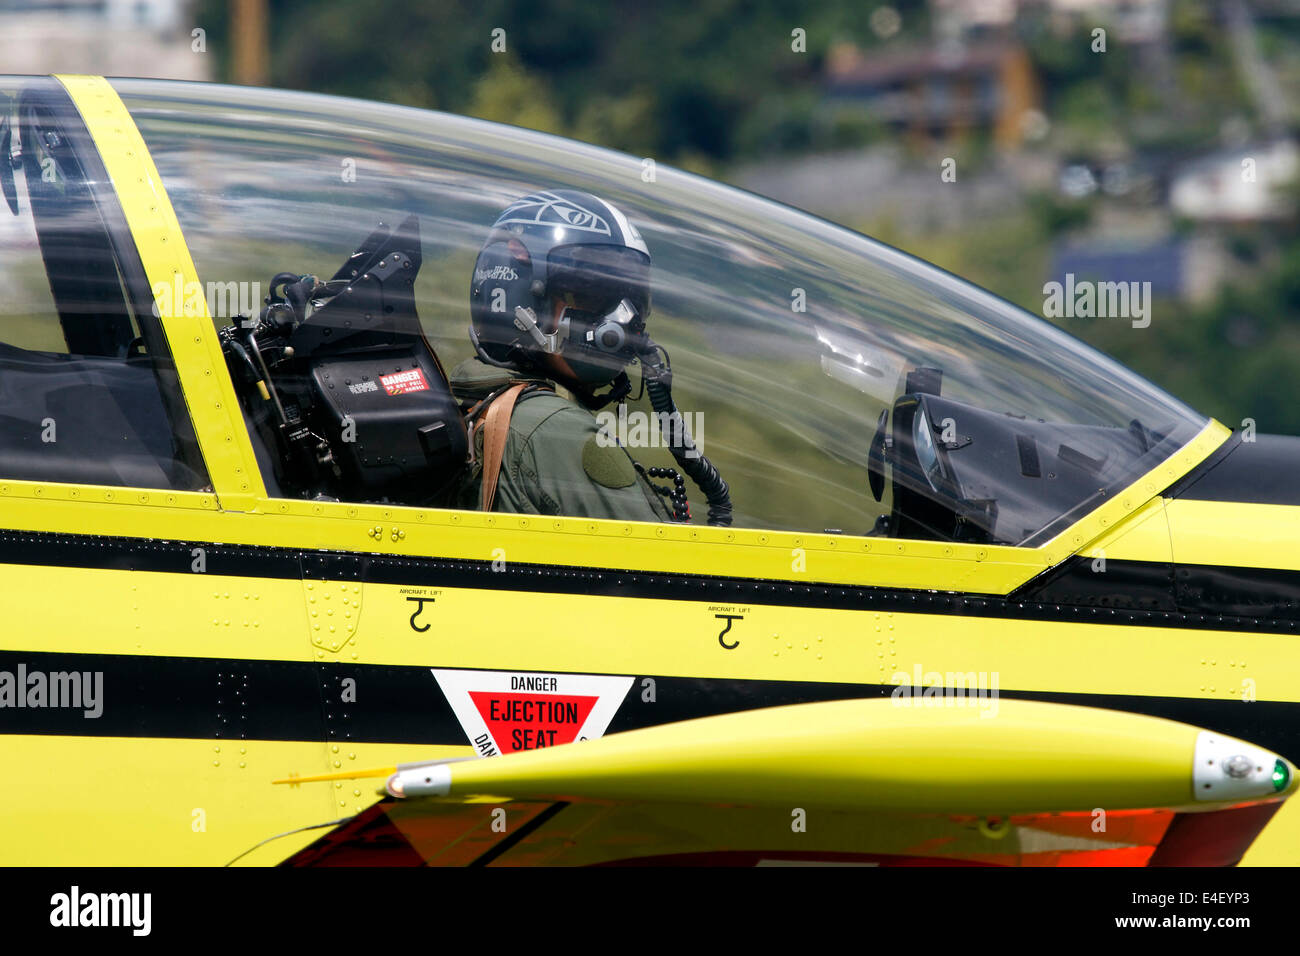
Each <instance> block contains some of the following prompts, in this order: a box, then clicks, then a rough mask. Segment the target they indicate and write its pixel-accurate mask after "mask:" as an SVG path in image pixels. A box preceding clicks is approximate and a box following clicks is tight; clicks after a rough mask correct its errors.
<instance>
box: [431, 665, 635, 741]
mask: <svg viewBox="0 0 1300 956" xmlns="http://www.w3.org/2000/svg"><path fill="white" fill-rule="evenodd" d="M433 676H434V677H435V678H436V679H437V681H438V686H439V687H441V688H442V692H443V694H445V695H446V697H447V703H448V704H450V705H451V709H452V711H454V712H455V714H456V719H457V720H459V721H460V725H461V727H462V728H464V730H465V734H466V736H468V737H469V741H470V743H472V744H473V745H474V749H475V750H477V751H478V754H479V756H481V757H495V756H496V755H497V754H503V753H506V754H508V753H514V752H515V751H518V750H538V749H541V748H543V747H556V746H559V745H560V744H567V743H573V742H574V741H577V740H591V739H592V738H594V737H599V736H601V735H602V734H603V733H604V732H605V729H606V728H607V727H608V726H609V723H610V721H611V720H613V719H614V715H615V714H616V713H617V712H618V709H619V707H620V706H622V704H623V700H624V698H626V697H627V694H628V691H629V690H631V688H632V682H633V680H634V678H631V677H619V676H612V675H611V676H606V675H604V674H545V673H538V672H535V671H470V670H448V669H444V668H434V669H433Z"/></svg>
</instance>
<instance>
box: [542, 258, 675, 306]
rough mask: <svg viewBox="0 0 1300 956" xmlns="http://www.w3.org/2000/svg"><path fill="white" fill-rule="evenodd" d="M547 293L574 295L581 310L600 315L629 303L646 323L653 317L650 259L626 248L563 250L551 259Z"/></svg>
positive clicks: (548, 270) (575, 301)
mask: <svg viewBox="0 0 1300 956" xmlns="http://www.w3.org/2000/svg"><path fill="white" fill-rule="evenodd" d="M547 291H548V292H549V293H551V294H553V295H559V294H568V295H572V296H573V299H574V303H575V304H576V305H577V306H578V308H580V309H584V310H586V311H589V312H595V313H600V314H604V313H606V312H609V311H611V310H613V309H614V308H616V307H617V306H618V303H619V302H620V301H621V300H622V299H628V300H630V301H631V303H632V305H633V306H635V307H636V310H637V313H638V314H639V316H640V317H641V319H642V320H644V319H645V317H646V316H647V315H649V314H650V257H649V256H647V255H646V254H645V253H643V252H638V251H637V250H635V249H629V248H627V247H626V246H613V245H574V246H560V247H558V248H556V249H553V250H552V251H551V254H550V257H549V262H548V269H547Z"/></svg>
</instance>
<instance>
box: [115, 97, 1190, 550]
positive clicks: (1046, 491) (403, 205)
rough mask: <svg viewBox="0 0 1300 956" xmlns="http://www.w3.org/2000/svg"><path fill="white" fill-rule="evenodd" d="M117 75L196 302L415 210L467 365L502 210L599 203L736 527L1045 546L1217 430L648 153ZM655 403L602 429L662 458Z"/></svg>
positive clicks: (1041, 338) (1064, 340) (450, 119)
mask: <svg viewBox="0 0 1300 956" xmlns="http://www.w3.org/2000/svg"><path fill="white" fill-rule="evenodd" d="M111 82H112V85H113V87H114V88H115V89H116V90H117V92H118V93H119V95H120V96H121V97H122V100H123V101H124V103H125V104H126V106H127V108H128V110H129V112H130V113H131V115H132V117H133V118H134V120H135V122H136V123H137V125H138V126H139V129H140V132H141V133H142V135H143V136H144V139H145V141H146V143H147V144H148V146H149V149H150V151H151V152H152V155H153V159H154V161H155V163H156V165H157V167H158V170H159V173H160V174H161V177H162V179H163V183H164V185H165V187H166V189H167V192H168V194H169V195H170V198H171V201H172V204H173V206H174V207H175V210H176V213H177V216H178V218H179V220H180V224H181V228H182V230H183V232H184V235H185V239H186V241H187V243H188V245H189V247H190V251H191V253H192V255H193V258H194V261H195V265H196V267H197V269H198V274H199V277H200V279H201V280H203V281H204V282H205V283H207V284H209V285H210V286H211V285H213V284H221V285H223V286H224V285H225V284H228V283H231V282H235V283H241V284H252V283H259V284H260V287H261V292H262V293H263V294H264V293H265V291H266V285H267V284H268V281H269V280H270V278H271V277H272V276H274V275H276V274H277V273H283V272H291V273H300V274H306V273H313V274H320V275H322V276H326V275H329V274H331V273H333V272H334V270H335V269H336V268H337V266H338V264H339V262H340V261H342V260H344V259H346V257H347V256H348V255H349V253H351V252H352V250H353V249H355V248H356V247H357V245H358V243H359V242H360V241H361V240H362V239H363V238H364V237H365V236H367V235H368V234H370V233H371V232H372V230H374V229H375V227H376V225H377V224H378V223H379V222H381V221H382V222H384V223H388V224H390V225H392V224H396V223H399V222H403V221H405V220H406V219H407V217H409V216H412V215H413V216H415V217H416V219H417V220H418V223H419V234H420V237H421V243H422V264H421V266H420V269H419V274H418V277H417V279H416V282H415V287H414V289H415V307H416V311H417V312H418V316H419V321H420V323H421V325H422V327H423V331H424V334H425V337H426V338H427V340H428V341H429V343H430V344H431V345H432V346H433V347H434V348H435V350H436V352H437V353H438V355H439V357H440V359H441V361H442V363H443V364H444V365H445V366H447V367H448V368H450V367H451V366H453V365H454V364H456V363H457V362H459V361H461V360H463V359H467V358H470V357H471V356H472V355H473V349H472V347H471V345H470V341H469V336H468V326H469V288H470V284H471V277H472V272H473V267H474V262H475V258H476V256H477V254H478V252H479V249H480V247H481V246H482V244H483V242H484V240H485V239H486V237H487V235H488V233H489V230H490V227H491V225H492V223H493V221H494V220H495V219H496V218H497V216H498V215H499V214H500V213H501V211H502V210H503V209H505V208H506V207H507V206H509V205H510V204H511V203H513V202H516V201H517V200H519V199H520V198H521V197H523V196H525V195H527V194H529V193H534V192H537V191H539V190H547V189H560V188H571V189H579V190H584V191H587V192H590V193H594V194H595V195H597V196H599V197H601V198H602V199H605V200H607V201H608V202H610V203H613V204H615V205H616V206H617V207H618V208H619V209H620V210H622V212H623V213H624V214H626V216H627V218H628V220H630V221H631V223H632V224H633V225H634V226H635V228H636V229H637V230H639V232H640V235H641V236H642V237H643V238H644V241H645V244H646V246H647V248H648V250H649V252H650V255H651V258H652V263H653V265H652V271H651V301H652V310H651V312H650V315H649V318H648V322H647V325H648V331H649V332H650V334H651V335H652V336H653V337H654V339H655V341H656V342H658V343H659V344H661V345H662V346H663V347H664V348H665V349H666V350H667V352H668V354H669V355H670V356H671V361H672V367H673V376H674V377H673V388H674V392H675V396H676V400H677V404H678V406H679V407H680V408H681V409H682V411H683V412H685V413H687V420H688V423H689V425H690V426H691V429H692V432H693V434H694V438H695V443H696V444H697V445H698V446H699V447H700V448H701V450H702V451H703V452H704V454H705V455H707V456H708V458H709V459H710V460H711V461H712V462H713V463H714V464H715V465H716V466H717V468H718V470H719V471H720V472H721V473H722V475H723V476H724V477H725V479H726V480H727V481H728V482H729V484H730V485H731V489H732V501H733V504H734V508H735V511H734V516H735V523H736V525H738V526H741V527H751V528H768V529H775V530H789V531H815V532H821V531H825V530H834V531H836V532H840V533H844V534H887V535H892V536H900V537H911V538H929V539H945V540H967V541H980V542H990V543H1000V544H1011V545H1035V544H1038V543H1041V541H1043V540H1045V537H1046V536H1048V535H1050V534H1052V533H1055V532H1056V531H1059V530H1060V529H1061V528H1062V527H1063V526H1064V525H1065V524H1068V523H1069V521H1070V520H1073V517H1077V516H1079V515H1081V514H1082V513H1084V512H1085V511H1087V510H1089V509H1091V508H1092V507H1096V506H1097V505H1099V504H1101V503H1102V502H1103V501H1104V500H1106V498H1107V496H1108V495H1111V494H1113V493H1114V492H1115V491H1116V490H1118V489H1120V488H1123V487H1126V486H1127V485H1128V484H1130V483H1132V482H1133V481H1135V480H1137V479H1139V478H1140V477H1141V476H1142V475H1144V474H1146V473H1148V472H1150V471H1151V470H1152V469H1154V468H1156V467H1157V466H1158V465H1160V464H1161V463H1162V462H1163V461H1165V460H1166V459H1167V458H1169V457H1170V456H1171V455H1172V454H1174V453H1175V452H1177V451H1178V450H1179V449H1180V448H1181V447H1183V446H1184V445H1185V444H1186V443H1187V442H1189V441H1190V440H1191V439H1192V438H1194V437H1195V436H1196V435H1197V434H1198V433H1199V432H1200V431H1201V429H1202V428H1203V427H1204V426H1205V424H1206V422H1207V420H1206V419H1205V418H1204V417H1203V416H1200V415H1198V414H1197V413H1195V412H1194V411H1192V410H1191V409H1189V408H1187V407H1186V406H1185V405H1183V404H1182V403H1180V402H1178V401H1177V400H1175V399H1173V398H1171V397H1170V396H1168V395H1166V394H1165V393H1164V392H1162V391H1161V390H1160V389H1158V388H1156V387H1155V386H1153V385H1151V384H1150V383H1148V382H1147V381H1145V380H1144V379H1142V378H1141V377H1140V376H1138V375H1136V374H1134V373H1133V372H1131V371H1130V370H1128V369H1126V368H1124V367H1123V366H1122V365H1120V364H1118V363H1117V362H1115V361H1113V360H1112V359H1110V358H1108V357H1107V356H1105V355H1103V354H1101V353H1099V352H1097V351H1095V350H1094V349H1092V348H1090V347H1088V346H1087V345H1085V344H1083V343H1082V342H1080V341H1079V340H1077V339H1075V338H1073V337H1072V336H1070V335H1068V334H1066V333H1065V332H1063V331H1061V330H1060V329H1058V328H1056V327H1054V326H1053V325H1051V324H1050V323H1048V322H1046V321H1044V320H1043V319H1040V318H1038V317H1036V316H1033V315H1030V314H1029V313H1027V312H1025V311H1023V310H1021V309H1019V308H1017V307H1015V306H1013V305H1011V304H1009V303H1007V302H1005V301H1003V300H1002V299H999V298H997V297H996V296H994V295H991V294H990V293H988V292H985V291H983V290H981V289H979V288H977V287H975V286H973V285H971V284H970V283H967V282H965V281H963V280H961V279H959V278H957V277H955V276H953V275H951V274H949V273H946V272H944V271H942V270H940V269H937V268H935V267H933V266H931V265H928V264H927V263H924V262H922V261H920V260H917V259H915V258H913V257H910V256H908V255H906V254H904V253H902V252H899V251H898V250H895V249H892V248H890V247H888V246H885V245H883V244H881V243H878V242H875V241H873V240H871V239H869V238H867V237H865V236H862V235H859V234H857V233H854V232H852V231H850V230H847V229H843V228H840V227H838V226H835V225H833V224H830V223H828V222H825V221H823V220H821V219H818V218H816V217H813V216H810V215H807V214H805V213H802V212H800V211H798V210H795V209H792V208H789V207H786V206H783V205H781V204H779V203H775V202H771V201H769V200H765V199H763V198H761V197H758V196H754V195H752V194H749V193H745V192H743V191H740V190H736V189H733V188H730V187H727V186H724V185H721V184H719V183H716V182H712V181H710V180H707V179H703V178H700V177H697V176H693V175H689V174H686V173H683V172H680V171H678V170H674V169H671V168H668V167H666V166H662V165H658V166H656V165H655V164H654V163H653V162H652V161H650V160H644V159H641V158H636V157H631V156H626V155H622V154H619V153H615V152H611V151H608V150H603V149H599V148H596V147H592V146H588V145H584V144H581V143H577V142H573V141H569V140H565V139H561V138H557V137H552V136H547V135H543V134H540V133H534V132H530V131H526V130H522V129H517V128H513V127H507V126H501V125H498V124H492V123H487V122H482V121H477V120H472V119H467V118H463V117H457V116H451V115H447V114H442V113H436V112H429V111H423V110H415V109H408V108H403V107H395V106H388V105H382V104H377V103H371V102H365V101H358V100H347V99H340V98H334V97H325V96H317V95H311V94H303V93H291V92H285V91H275V90H252V89H244V88H236V87H227V86H220V85H208V84H189V83H176V82H165V81H147V80H112V81H111ZM215 319H216V321H217V323H218V324H219V325H227V324H229V323H230V322H231V321H232V316H231V315H229V314H227V315H216V316H215ZM633 379H634V383H635V373H634V374H633ZM635 394H636V392H635V388H634V390H633V396H635ZM649 411H650V409H649V406H648V404H647V403H645V402H644V401H642V402H640V403H637V402H632V401H630V402H629V404H628V407H627V414H626V415H619V414H616V413H613V412H611V413H610V414H609V420H610V424H611V427H613V428H616V429H617V430H618V434H619V437H620V438H621V440H622V441H623V443H624V444H625V445H627V446H628V448H629V451H630V452H631V454H632V455H633V457H634V458H636V459H637V460H638V461H640V462H642V463H644V464H645V465H647V466H655V465H661V466H668V465H671V464H672V459H671V457H670V456H669V453H668V451H667V450H666V449H665V448H664V447H661V445H660V443H659V442H658V440H657V431H656V429H655V428H654V427H653V426H651V427H639V420H638V419H637V417H636V416H637V413H648V412H649ZM264 470H266V469H265V466H264ZM696 520H700V519H699V518H698V517H697V518H696Z"/></svg>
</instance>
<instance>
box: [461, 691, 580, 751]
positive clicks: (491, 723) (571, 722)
mask: <svg viewBox="0 0 1300 956" xmlns="http://www.w3.org/2000/svg"><path fill="white" fill-rule="evenodd" d="M469 697H470V700H472V701H473V702H474V706H475V707H476V708H477V709H478V712H479V713H480V714H481V715H482V717H483V722H484V723H486V724H487V728H488V733H490V734H491V735H492V739H493V740H495V741H496V742H497V746H498V747H499V748H500V749H501V752H502V753H507V754H509V753H514V752H515V751H516V750H540V749H541V748H543V747H554V746H555V745H556V744H571V743H573V741H575V740H577V739H578V731H580V730H581V729H582V725H583V724H585V723H586V722H587V717H588V716H589V715H590V714H591V709H592V708H593V707H595V706H596V701H597V699H598V698H596V697H585V696H577V695H573V696H563V697H562V696H551V695H546V696H541V695H530V694H501V693H493V692H492V691H470V694H469Z"/></svg>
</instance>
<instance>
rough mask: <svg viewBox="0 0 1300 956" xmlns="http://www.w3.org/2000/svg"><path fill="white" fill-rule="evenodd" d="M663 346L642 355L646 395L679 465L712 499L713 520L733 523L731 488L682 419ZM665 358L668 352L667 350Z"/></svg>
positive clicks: (717, 523)
mask: <svg viewBox="0 0 1300 956" xmlns="http://www.w3.org/2000/svg"><path fill="white" fill-rule="evenodd" d="M658 356H659V348H658V347H657V346H653V344H652V347H651V349H650V350H648V351H647V352H645V353H643V354H642V356H641V370H642V374H643V375H644V376H645V390H646V395H647V396H648V397H649V399H650V405H651V407H652V408H654V410H655V411H656V412H657V413H658V416H659V424H660V428H661V429H662V430H663V435H664V443H665V444H666V445H667V446H668V450H669V451H670V452H672V455H673V458H674V459H676V461H677V464H678V466H679V467H680V468H681V469H682V473H683V474H685V475H686V476H687V477H688V478H690V479H691V481H693V482H695V486H696V487H697V488H699V489H700V492H701V493H702V494H703V495H704V498H705V500H706V501H708V503H709V524H711V525H721V526H727V525H730V524H731V489H730V488H728V487H727V483H726V482H725V481H723V479H722V475H720V474H718V469H717V468H715V467H714V465H713V462H711V461H709V459H707V458H705V457H704V456H703V455H702V454H700V450H699V449H698V448H696V447H695V442H694V441H693V440H692V439H691V433H690V432H689V431H688V430H687V428H686V423H685V422H684V421H683V420H682V414H681V412H679V411H678V410H677V405H676V404H675V403H674V402H673V393H672V378H673V375H672V367H671V366H670V365H668V364H667V363H666V362H665V363H663V364H661V363H660V362H659V361H658ZM664 357H665V359H666V358H667V355H666V353H665V356H664Z"/></svg>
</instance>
